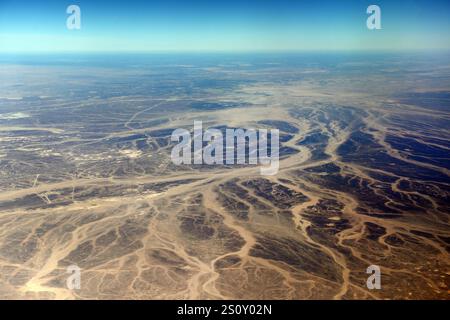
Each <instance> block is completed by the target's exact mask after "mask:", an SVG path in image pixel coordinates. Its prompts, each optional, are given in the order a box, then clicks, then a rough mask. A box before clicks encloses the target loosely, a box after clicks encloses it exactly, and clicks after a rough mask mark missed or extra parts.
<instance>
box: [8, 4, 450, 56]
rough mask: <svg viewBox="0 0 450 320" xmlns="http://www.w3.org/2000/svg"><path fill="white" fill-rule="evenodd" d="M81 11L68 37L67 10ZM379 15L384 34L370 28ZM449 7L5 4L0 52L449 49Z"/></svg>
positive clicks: (447, 5) (396, 5)
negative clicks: (370, 17)
mask: <svg viewBox="0 0 450 320" xmlns="http://www.w3.org/2000/svg"><path fill="white" fill-rule="evenodd" d="M70 4H77V5H79V6H80V8H81V24H82V27H81V30H68V29H67V28H66V19H67V17H68V14H67V13H66V8H67V6H68V5H70ZM370 4H377V5H379V6H380V8H381V15H382V30H372V31H370V30H368V29H367V28H366V19H367V14H366V8H367V6H368V5H370ZM449 13H450V1H425V0H418V1H413V0H396V1H393V0H391V1H376V0H372V1H366V0H355V1H351V0H335V1H320V0H319V1H311V0H310V1H303V0H290V1H289V0H278V1H273V0H241V1H235V0H228V1H220V0H209V1H204V0H184V1H179V0H164V1H151V0H150V1H134V0H126V1H104V0H103V1H93V0H87V1H75V0H73V1H46V0H43V1H20V0H0V52H66V51H69V52H80V51H81V52H93V51H100V52H103V51H110V52H121V51H131V52H134V51H144V52H146V51H232V52H240V51H302V50H323V51H335V50H425V49H445V50H448V49H450V34H449V33H450V19H449Z"/></svg>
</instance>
